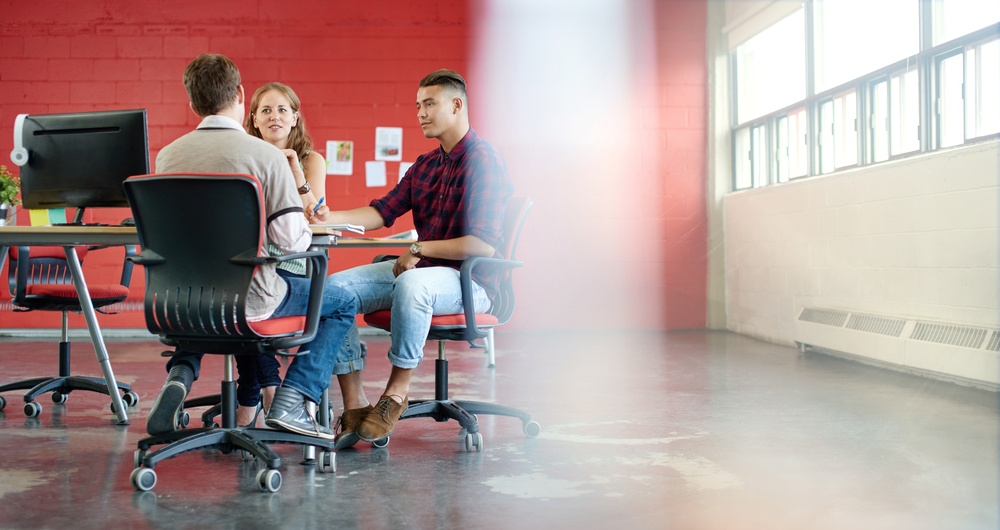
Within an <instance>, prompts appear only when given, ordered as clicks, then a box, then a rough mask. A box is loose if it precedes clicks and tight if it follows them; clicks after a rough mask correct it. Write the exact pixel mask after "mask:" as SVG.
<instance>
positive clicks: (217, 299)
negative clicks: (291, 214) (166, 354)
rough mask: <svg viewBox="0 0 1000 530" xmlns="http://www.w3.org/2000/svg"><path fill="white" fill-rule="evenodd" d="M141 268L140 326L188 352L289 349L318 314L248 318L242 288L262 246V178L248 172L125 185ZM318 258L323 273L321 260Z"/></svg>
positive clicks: (262, 257) (149, 178)
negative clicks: (309, 317)
mask: <svg viewBox="0 0 1000 530" xmlns="http://www.w3.org/2000/svg"><path fill="white" fill-rule="evenodd" d="M125 192H126V194H127V196H128V199H129V202H130V204H132V209H133V214H134V218H135V224H136V228H137V229H138V231H139V241H140V244H141V246H142V255H141V256H140V259H138V260H136V261H137V262H138V263H140V264H142V265H144V266H145V269H146V297H145V303H144V307H145V316H146V327H147V328H148V329H149V331H151V332H152V333H155V334H157V335H159V336H160V339H161V340H162V341H163V342H165V343H166V344H170V345H173V346H177V347H179V348H181V349H183V350H186V351H204V352H211V353H255V352H268V351H274V350H287V349H289V348H291V347H294V346H298V345H300V344H304V343H306V342H309V341H310V340H312V338H313V337H314V336H315V332H316V325H317V324H318V318H313V319H312V322H308V323H307V322H306V320H307V319H306V317H305V316H299V317H287V318H282V319H271V320H267V321H263V322H250V321H248V320H247V317H246V301H247V293H248V291H249V289H250V284H251V281H252V279H253V275H254V273H255V271H256V269H257V267H260V266H274V263H276V261H277V260H276V259H274V258H270V257H269V256H267V253H266V250H265V246H264V235H265V229H266V218H265V211H264V203H263V199H262V197H263V196H262V191H261V184H260V182H259V181H258V180H257V179H256V178H255V177H253V176H251V175H228V174H153V175H143V176H138V177H132V178H130V179H128V180H127V181H126V182H125ZM320 261H321V263H317V264H316V265H317V266H318V267H321V268H322V270H318V271H317V274H321V275H323V276H325V270H326V261H325V260H320Z"/></svg>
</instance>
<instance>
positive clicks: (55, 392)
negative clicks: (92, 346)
mask: <svg viewBox="0 0 1000 530" xmlns="http://www.w3.org/2000/svg"><path fill="white" fill-rule="evenodd" d="M101 248H106V247H86V246H80V247H77V249H76V250H77V256H78V257H79V259H80V262H81V264H82V263H83V261H84V258H85V257H86V256H87V253H88V252H89V251H91V250H97V249H101ZM135 252H136V247H135V245H126V246H125V260H124V261H123V264H122V274H121V278H120V280H119V282H118V283H116V284H88V285H87V290H88V292H89V293H90V296H91V298H92V300H93V304H94V308H95V309H97V310H98V311H101V312H102V313H104V312H105V311H102V310H101V309H100V308H102V307H106V306H109V305H111V304H115V303H118V302H122V301H124V300H125V299H126V298H128V286H129V283H130V282H131V280H132V263H131V262H130V261H128V258H129V257H131V256H134V255H135ZM9 257H10V259H9V262H10V266H9V267H8V268H7V279H8V287H9V289H10V294H11V297H12V299H11V302H12V304H13V307H14V309H13V310H14V311H60V312H62V334H61V339H60V341H59V375H58V376H56V377H36V378H32V379H25V380H23V381H15V382H12V383H7V384H4V385H0V392H8V391H11V390H23V389H28V391H27V392H26V393H25V394H24V415H25V416H27V417H29V418H34V417H36V416H38V415H39V414H41V413H42V405H41V404H39V403H38V402H36V401H35V399H36V398H37V397H38V396H39V395H40V394H43V393H45V392H52V402H53V403H66V401H67V400H68V399H69V394H70V392H72V391H74V390H87V391H90V392H99V393H102V394H105V395H110V392H109V391H108V384H107V382H106V381H105V379H104V378H103V377H83V376H73V375H70V374H71V373H72V372H71V370H70V342H69V312H70V311H74V312H80V311H81V310H82V309H81V306H80V299H79V297H78V296H77V292H76V285H75V284H74V283H73V277H72V274H71V273H70V269H69V263H68V262H67V261H66V253H65V250H63V248H62V247H26V246H19V247H10V249H9ZM116 384H117V386H118V390H120V391H121V392H123V394H122V401H123V403H124V404H125V406H127V407H131V406H133V405H135V404H136V403H138V402H139V396H138V395H137V394H136V393H135V392H132V387H131V386H130V385H127V384H124V383H120V382H118V383H116ZM6 405H7V400H6V399H4V398H3V397H0V410H2V409H3V408H4V407H5V406H6ZM111 411H112V412H117V411H116V410H115V406H114V403H112V404H111Z"/></svg>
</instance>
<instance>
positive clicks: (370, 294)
mask: <svg viewBox="0 0 1000 530" xmlns="http://www.w3.org/2000/svg"><path fill="white" fill-rule="evenodd" d="M394 265H395V261H383V262H380V263H372V264H370V265H362V266H360V267H354V268H353V269H347V270H344V271H341V272H337V273H334V274H331V275H330V276H329V277H327V279H326V285H327V287H331V286H332V287H336V288H338V289H340V290H344V291H347V292H349V293H351V294H352V295H353V297H354V299H355V302H356V303H357V306H358V311H359V312H361V313H371V312H373V311H379V310H381V309H391V310H392V325H391V329H390V330H389V332H390V333H391V334H392V346H390V347H389V362H390V363H392V365H393V366H396V367H399V368H407V369H412V368H416V367H417V365H419V364H420V362H421V361H422V360H423V357H424V343H425V342H427V332H428V331H429V330H430V327H431V317H432V316H433V315H452V314H456V313H461V312H463V309H462V286H461V283H460V282H459V276H458V271H457V270H455V269H452V268H450V267H423V268H419V269H411V270H408V271H406V272H404V273H403V274H400V275H399V277H398V278H397V277H395V276H393V274H392V268H393V266H394ZM472 287H473V300H474V303H475V307H476V312H485V311H487V310H488V309H489V308H490V299H489V297H488V296H487V294H486V291H485V290H484V289H483V288H482V287H480V286H479V285H477V284H476V283H475V282H473V284H472ZM360 350H361V348H360V345H359V341H358V328H357V325H356V324H355V323H352V326H351V329H350V331H349V333H348V336H347V339H346V340H345V341H344V342H343V343H342V347H341V352H340V353H339V354H338V358H339V357H343V358H354V357H356V356H358V355H360ZM335 373H341V372H335Z"/></svg>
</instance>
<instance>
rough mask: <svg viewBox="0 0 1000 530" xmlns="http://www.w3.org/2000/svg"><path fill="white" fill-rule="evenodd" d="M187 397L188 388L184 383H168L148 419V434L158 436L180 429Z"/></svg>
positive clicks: (161, 391) (157, 398) (157, 397)
mask: <svg viewBox="0 0 1000 530" xmlns="http://www.w3.org/2000/svg"><path fill="white" fill-rule="evenodd" d="M186 397H187V388H186V387H185V386H184V383H182V382H180V381H167V382H166V384H164V385H163V389H162V390H160V395H159V396H156V402H155V403H153V408H152V409H150V411H149V416H148V417H146V432H148V433H149V434H151V435H153V436H156V435H158V434H167V433H168V432H173V431H176V430H177V429H180V428H181V425H180V416H181V412H182V411H183V410H184V398H186Z"/></svg>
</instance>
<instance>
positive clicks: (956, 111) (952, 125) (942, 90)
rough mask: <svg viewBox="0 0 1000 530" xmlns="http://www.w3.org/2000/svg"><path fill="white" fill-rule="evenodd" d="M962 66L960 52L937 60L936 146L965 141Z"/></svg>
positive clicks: (963, 74)
mask: <svg viewBox="0 0 1000 530" xmlns="http://www.w3.org/2000/svg"><path fill="white" fill-rule="evenodd" d="M962 66H963V64H962V54H961V53H953V54H950V55H947V56H945V57H942V58H941V59H940V60H939V61H938V75H937V81H938V83H937V93H938V98H937V109H936V111H937V124H938V126H937V145H938V147H952V146H955V145H960V144H961V143H962V142H964V141H965V125H964V122H965V109H964V107H963V104H962V103H963V98H962V85H963V83H964V81H965V80H964V77H965V72H964V71H963V68H962Z"/></svg>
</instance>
